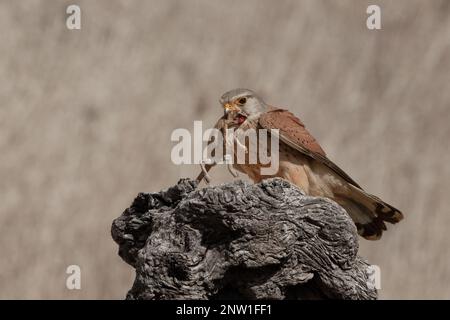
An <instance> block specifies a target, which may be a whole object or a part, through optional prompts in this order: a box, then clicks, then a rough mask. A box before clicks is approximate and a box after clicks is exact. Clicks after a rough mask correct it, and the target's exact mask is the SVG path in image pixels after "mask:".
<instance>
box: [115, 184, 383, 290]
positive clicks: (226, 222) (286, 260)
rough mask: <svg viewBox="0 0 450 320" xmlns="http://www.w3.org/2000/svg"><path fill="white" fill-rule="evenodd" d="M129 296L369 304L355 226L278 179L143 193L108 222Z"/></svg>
mask: <svg viewBox="0 0 450 320" xmlns="http://www.w3.org/2000/svg"><path fill="white" fill-rule="evenodd" d="M112 236H113V238H114V240H115V241H116V242H117V244H118V245H119V255H120V256H121V257H122V258H123V260H125V261H126V262H127V263H128V264H130V265H131V266H133V267H134V268H135V269H136V279H135V282H134V284H133V287H132V288H131V290H130V291H129V292H128V294H127V298H128V299H222V298H233V299H323V298H325V299H326V298H332V299H376V297H377V293H376V290H375V289H373V288H372V287H371V286H370V285H369V284H368V272H367V270H368V269H367V267H368V264H367V263H366V262H365V261H364V260H363V259H361V258H360V257H359V256H358V255H357V251H358V236H357V233H356V228H355V226H354V224H353V222H352V221H351V219H350V218H349V217H348V215H347V214H346V212H345V211H344V209H342V208H341V207H339V206H338V205H337V204H336V203H334V202H333V201H331V200H328V199H324V198H316V197H310V196H305V195H304V193H303V192H302V191H301V190H299V189H298V188H297V187H295V186H293V185H291V184H289V183H288V182H286V181H284V180H281V179H271V180H266V181H264V182H262V183H259V184H249V183H246V182H243V181H236V182H233V183H228V184H223V185H219V186H214V187H206V188H204V189H196V184H195V182H194V181H192V180H188V179H183V180H180V182H179V183H178V184H177V185H175V186H173V187H171V188H169V189H168V190H164V191H161V192H158V193H150V194H149V193H141V194H139V195H138V196H137V198H136V199H135V200H134V202H133V204H132V205H131V207H130V208H128V209H126V210H125V212H124V213H123V214H122V215H121V216H120V217H119V218H117V219H116V220H114V222H113V225H112Z"/></svg>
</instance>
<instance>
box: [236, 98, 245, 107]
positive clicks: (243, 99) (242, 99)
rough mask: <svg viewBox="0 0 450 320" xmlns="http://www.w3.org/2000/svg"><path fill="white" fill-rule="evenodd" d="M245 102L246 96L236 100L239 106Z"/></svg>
mask: <svg viewBox="0 0 450 320" xmlns="http://www.w3.org/2000/svg"><path fill="white" fill-rule="evenodd" d="M246 102H247V98H246V97H242V98H240V99H239V100H238V104H240V105H241V106H242V105H244V104H245V103H246Z"/></svg>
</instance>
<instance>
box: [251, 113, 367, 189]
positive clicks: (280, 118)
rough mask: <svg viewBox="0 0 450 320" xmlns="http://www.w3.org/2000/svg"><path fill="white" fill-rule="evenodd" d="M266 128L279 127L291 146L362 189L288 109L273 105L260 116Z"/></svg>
mask: <svg viewBox="0 0 450 320" xmlns="http://www.w3.org/2000/svg"><path fill="white" fill-rule="evenodd" d="M259 125H260V126H261V127H262V128H264V129H268V130H270V129H278V130H279V137H278V138H279V140H280V141H281V142H283V143H285V144H287V145H288V146H290V147H291V148H293V149H295V150H297V151H299V152H301V153H303V154H305V155H307V156H309V157H311V158H313V159H315V160H317V161H319V162H321V163H323V164H324V165H326V166H327V167H329V168H330V169H331V170H333V171H334V172H335V173H336V174H338V175H339V176H340V177H342V178H343V179H344V180H345V181H347V182H348V183H350V184H352V185H354V186H356V187H358V188H360V189H362V188H361V187H360V186H359V185H358V184H357V183H356V182H355V181H354V180H353V179H352V178H350V176H349V175H348V174H346V173H345V172H344V171H343V170H342V169H341V168H339V167H338V166H337V165H335V164H334V163H333V162H332V161H331V160H330V159H328V158H327V156H326V154H325V152H324V151H323V149H322V147H321V146H320V145H319V143H318V142H317V140H316V139H315V138H314V137H313V136H312V135H311V134H310V133H309V131H308V130H307V129H306V128H305V125H304V124H303V123H302V122H301V121H300V119H298V118H297V117H296V116H295V115H293V114H292V113H291V112H289V111H288V110H284V109H280V108H275V107H271V108H270V109H269V111H267V112H265V113H263V114H262V115H261V116H260V118H259Z"/></svg>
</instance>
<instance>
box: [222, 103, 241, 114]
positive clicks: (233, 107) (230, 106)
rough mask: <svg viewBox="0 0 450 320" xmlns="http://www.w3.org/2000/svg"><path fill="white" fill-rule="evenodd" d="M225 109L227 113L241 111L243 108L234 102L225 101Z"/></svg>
mask: <svg viewBox="0 0 450 320" xmlns="http://www.w3.org/2000/svg"><path fill="white" fill-rule="evenodd" d="M223 109H224V112H225V115H227V114H228V113H230V112H232V111H237V112H239V111H241V109H239V107H237V106H236V105H235V104H234V103H233V104H231V103H225V104H224V105H223Z"/></svg>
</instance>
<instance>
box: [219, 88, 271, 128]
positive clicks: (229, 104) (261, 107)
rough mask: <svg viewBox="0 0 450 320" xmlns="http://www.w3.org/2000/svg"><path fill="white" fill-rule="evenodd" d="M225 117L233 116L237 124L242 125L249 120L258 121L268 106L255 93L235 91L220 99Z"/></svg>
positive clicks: (243, 90) (225, 94) (242, 90)
mask: <svg viewBox="0 0 450 320" xmlns="http://www.w3.org/2000/svg"><path fill="white" fill-rule="evenodd" d="M220 104H221V105H222V107H223V109H224V113H225V117H228V116H231V117H232V119H233V120H234V121H235V124H237V125H241V124H242V123H244V122H245V121H246V120H247V119H249V120H254V119H257V118H258V117H259V116H260V115H261V113H263V112H265V111H266V110H267V105H266V104H265V103H264V101H263V100H262V99H261V98H259V97H258V96H257V95H256V94H255V93H254V92H253V91H251V90H248V89H234V90H231V91H228V92H226V93H224V94H223V95H222V97H220Z"/></svg>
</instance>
